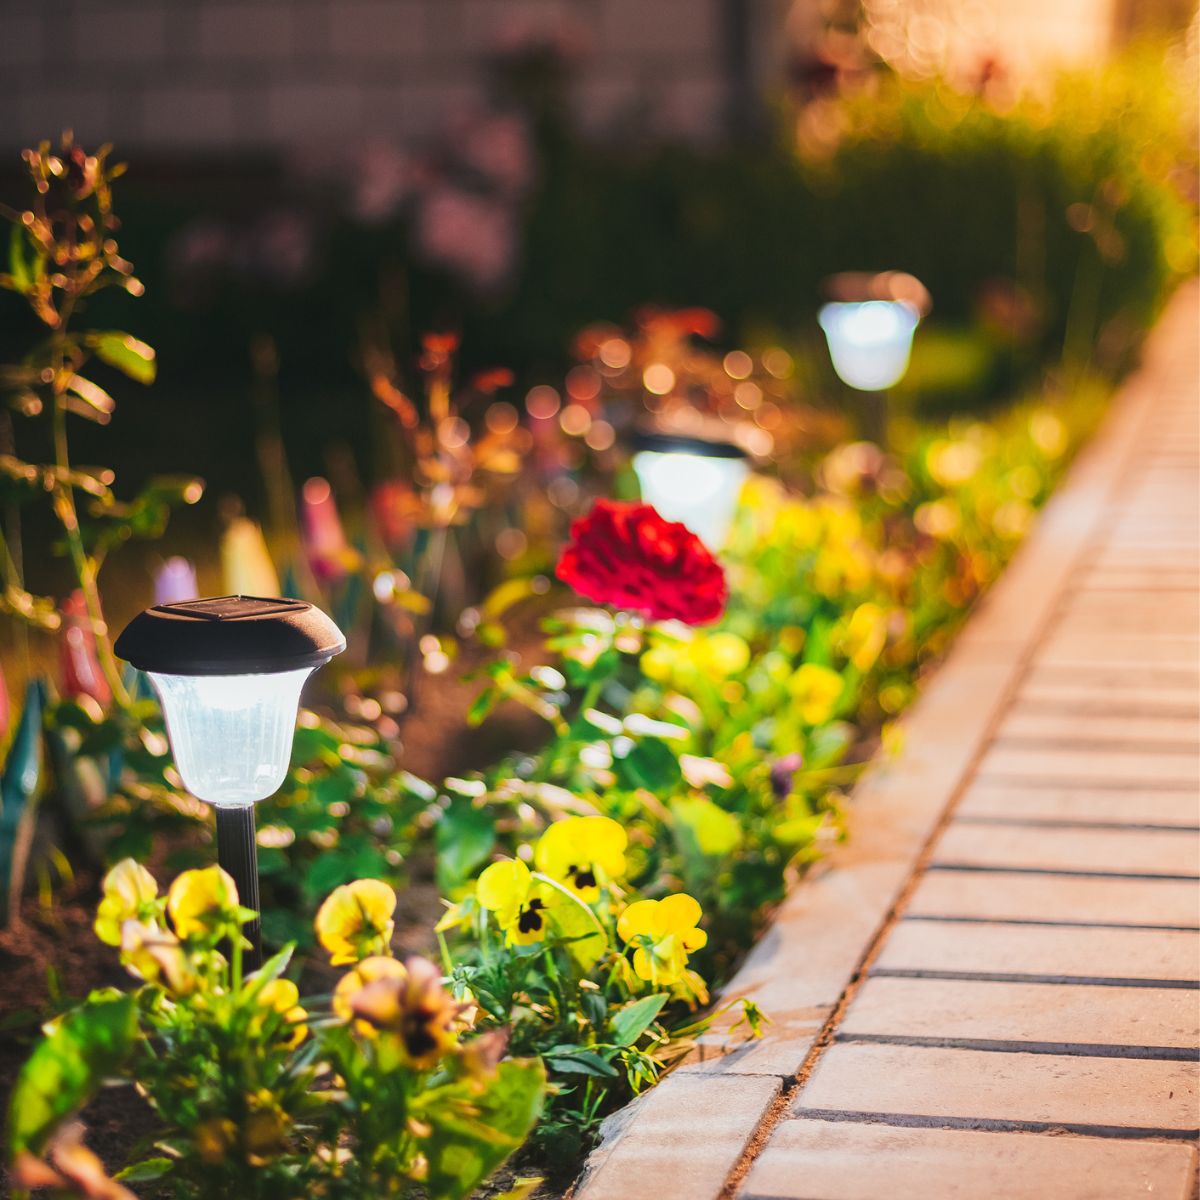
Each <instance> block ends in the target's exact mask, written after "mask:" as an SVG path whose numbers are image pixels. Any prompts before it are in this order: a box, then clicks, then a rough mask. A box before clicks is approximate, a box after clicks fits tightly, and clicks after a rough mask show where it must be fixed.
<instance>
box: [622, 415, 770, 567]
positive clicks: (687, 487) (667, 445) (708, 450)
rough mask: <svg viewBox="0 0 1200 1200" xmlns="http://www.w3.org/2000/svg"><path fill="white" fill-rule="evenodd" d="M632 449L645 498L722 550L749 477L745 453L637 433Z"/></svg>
mask: <svg viewBox="0 0 1200 1200" xmlns="http://www.w3.org/2000/svg"><path fill="white" fill-rule="evenodd" d="M631 446H632V449H633V451H634V455H633V470H634V473H635V474H636V475H637V477H638V483H639V484H640V485H641V491H642V499H643V500H644V501H645V502H646V503H647V504H651V505H653V506H654V508H655V509H657V510H658V512H659V514H660V515H662V516H664V517H666V518H667V520H668V521H679V522H681V523H682V524H684V525H686V526H687V527H688V528H689V529H690V530H691V531H692V532H693V533H694V534H695V535H696V536H697V537H698V538H699V539H700V540H701V541H702V542H703V543H704V544H705V545H706V546H707V547H708V548H709V549H710V550H719V549H720V548H721V546H722V545H724V543H725V539H726V537H728V535H729V526H730V525H731V524H732V522H733V515H734V513H735V512H736V511H737V502H738V495H739V494H740V493H741V490H742V484H743V483H745V481H746V476H747V475H748V474H749V473H750V464H749V462H748V457H747V454H746V452H745V451H744V450H743V449H742V448H741V447H740V446H736V445H734V444H733V443H732V442H718V441H709V440H708V439H706V438H698V437H685V436H683V435H677V434H668V433H640V434H635V435H634V437H633V439H632V442H631Z"/></svg>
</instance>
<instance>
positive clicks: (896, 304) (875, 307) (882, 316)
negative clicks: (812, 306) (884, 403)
mask: <svg viewBox="0 0 1200 1200" xmlns="http://www.w3.org/2000/svg"><path fill="white" fill-rule="evenodd" d="M817 320H818V321H819V322H820V325H821V328H822V329H823V330H824V331H825V339H826V341H827V342H828V343H829V357H830V358H831V359H832V360H833V369H834V370H835V371H836V372H837V373H838V377H839V378H840V379H841V380H842V382H843V383H846V384H848V385H849V386H850V387H852V388H857V389H858V390H859V391H861V392H882V391H886V390H887V389H888V388H890V387H892V386H893V385H894V384H896V383H898V382H899V381H900V379H901V378H903V376H904V372H905V371H907V370H908V358H909V354H910V352H911V351H912V339H913V331H914V330H915V329H916V328H917V323H918V322H919V321H920V316H919V314H918V313H917V310H916V309H915V308H914V307H913V306H912V305H911V304H908V303H907V302H906V301H903V300H864V301H861V302H846V301H837V302H835V303H832V304H826V305H824V307H822V309H821V311H820V312H819V313H818V315H817Z"/></svg>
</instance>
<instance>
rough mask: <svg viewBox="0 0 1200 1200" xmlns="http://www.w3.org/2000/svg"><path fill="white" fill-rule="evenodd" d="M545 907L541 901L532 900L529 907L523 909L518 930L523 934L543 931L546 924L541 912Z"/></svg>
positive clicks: (518, 921)
mask: <svg viewBox="0 0 1200 1200" xmlns="http://www.w3.org/2000/svg"><path fill="white" fill-rule="evenodd" d="M545 907H546V905H545V904H544V903H543V902H542V901H541V900H538V899H536V898H535V899H533V900H530V902H529V905H528V907H527V908H523V909H521V915H520V916H519V917H518V918H517V928H518V929H519V930H520V931H521V932H522V933H535V932H536V931H537V930H539V929H541V927H542V925H543V923H544V922H543V921H542V914H541V912H540V911H539V910H540V909H543V908H545Z"/></svg>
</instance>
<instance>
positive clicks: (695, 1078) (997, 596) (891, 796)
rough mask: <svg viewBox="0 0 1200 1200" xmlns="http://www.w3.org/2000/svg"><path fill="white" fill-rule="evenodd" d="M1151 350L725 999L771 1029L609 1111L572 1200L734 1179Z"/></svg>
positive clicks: (1115, 435)
mask: <svg viewBox="0 0 1200 1200" xmlns="http://www.w3.org/2000/svg"><path fill="white" fill-rule="evenodd" d="M1154 350H1155V346H1154V345H1153V344H1151V345H1150V347H1149V354H1150V357H1149V359H1148V361H1146V362H1145V363H1144V364H1143V365H1142V366H1141V367H1140V368H1139V370H1138V371H1137V372H1136V373H1135V374H1133V375H1132V376H1131V377H1130V378H1129V379H1128V380H1127V381H1126V382H1125V383H1124V385H1123V386H1122V388H1121V390H1120V392H1119V393H1118V395H1117V396H1116V397H1115V398H1114V400H1113V402H1112V405H1111V407H1110V409H1109V411H1108V413H1107V414H1106V416H1105V419H1104V421H1103V423H1102V425H1101V427H1100V429H1099V430H1098V431H1097V433H1096V434H1095V436H1094V437H1093V438H1092V439H1091V440H1090V441H1089V443H1088V444H1087V445H1086V446H1085V447H1084V448H1083V449H1082V451H1081V452H1080V454H1079V455H1078V457H1077V458H1076V460H1075V462H1074V463H1073V464H1072V466H1071V468H1070V470H1069V471H1068V473H1067V476H1066V477H1065V479H1064V480H1063V481H1062V483H1061V484H1060V486H1059V488H1058V490H1057V491H1056V492H1055V494H1054V496H1053V497H1052V498H1051V499H1050V500H1049V502H1048V503H1047V504H1046V506H1045V507H1044V508H1043V510H1042V512H1041V513H1040V515H1039V518H1038V520H1037V522H1036V524H1035V526H1034V528H1033V529H1032V531H1031V533H1030V535H1029V537H1028V538H1027V539H1026V541H1025V542H1024V544H1023V545H1022V547H1021V548H1020V550H1019V551H1018V552H1017V554H1016V556H1015V557H1014V559H1013V561H1012V562H1011V563H1010V564H1009V566H1008V568H1007V569H1006V571H1005V572H1004V574H1003V575H1002V576H1001V578H1000V579H999V580H998V581H997V582H996V584H995V585H994V586H993V587H992V588H991V589H990V590H989V591H988V593H986V595H985V596H983V597H982V598H981V600H980V601H979V602H978V604H977V605H976V607H975V610H974V611H973V613H972V614H971V616H970V618H969V620H968V622H967V624H966V625H965V627H964V628H963V630H962V631H961V632H960V634H959V636H958V637H957V638H956V640H955V642H954V644H953V646H952V648H951V650H950V653H949V654H948V656H947V658H946V660H945V661H944V662H943V663H942V664H941V666H940V667H939V668H938V669H937V670H936V672H935V673H934V674H933V676H932V677H931V679H930V680H929V681H928V682H927V684H926V686H925V689H924V691H923V692H922V694H921V696H920V698H919V699H918V700H917V702H916V703H915V704H914V705H913V707H912V708H911V709H910V710H909V712H908V713H907V714H906V715H905V716H904V718H903V719H902V721H901V727H902V729H903V741H902V745H903V749H902V750H901V752H900V754H899V755H897V756H896V757H894V758H891V759H886V760H884V759H880V760H878V761H876V762H875V763H874V764H873V765H872V766H871V767H870V768H869V770H868V772H867V773H866V775H865V776H864V777H863V779H862V780H861V781H860V783H859V785H858V787H857V788H856V789H855V792H854V796H853V801H852V804H851V806H850V814H849V819H848V821H849V838H848V840H847V842H846V843H844V844H843V845H840V846H838V847H837V848H835V850H834V851H833V852H832V853H831V854H830V855H829V856H828V857H827V858H826V859H825V860H823V862H822V863H821V864H819V865H818V866H817V867H816V868H815V869H814V870H813V871H811V872H810V873H808V874H807V875H806V876H805V877H803V878H802V879H801V880H800V881H799V882H798V883H797V885H796V886H795V887H794V888H793V890H792V891H791V893H790V894H789V896H788V897H787V898H786V900H785V901H784V903H783V904H782V905H781V906H780V909H779V910H778V912H777V913H776V915H775V918H774V920H773V922H772V924H771V925H770V926H769V927H768V928H767V929H766V930H765V931H764V934H763V936H762V938H761V939H760V940H759V942H758V943H757V944H756V946H755V947H754V948H753V949H752V950H751V952H750V954H749V955H748V957H747V959H746V962H745V963H744V965H743V966H742V968H741V970H740V971H739V972H738V973H737V974H736V975H735V977H734V978H733V979H732V980H731V981H730V983H729V984H728V985H727V986H726V988H725V989H724V990H723V992H722V996H721V999H722V1000H725V999H729V998H733V997H740V996H751V997H753V998H754V999H755V1000H757V1001H758V1002H759V1003H760V1004H762V1005H763V1007H764V1008H765V1009H766V1010H767V1012H768V1014H769V1015H770V1017H771V1018H772V1021H773V1024H772V1025H771V1026H770V1028H769V1029H768V1032H767V1034H766V1036H765V1037H764V1038H763V1039H761V1040H760V1041H758V1042H753V1043H745V1042H744V1041H742V1040H738V1039H733V1040H731V1039H729V1038H727V1037H726V1035H725V1033H724V1032H723V1031H722V1030H714V1031H713V1032H712V1033H711V1034H709V1035H708V1036H707V1037H706V1038H705V1039H704V1040H703V1042H702V1044H701V1045H700V1046H699V1047H698V1049H697V1051H696V1052H695V1053H694V1054H693V1055H692V1056H691V1057H690V1058H689V1059H688V1060H686V1061H685V1062H684V1064H683V1065H682V1066H680V1067H679V1068H678V1069H677V1070H676V1071H675V1072H673V1073H672V1074H671V1075H670V1076H668V1077H667V1078H666V1079H664V1080H663V1081H662V1082H661V1083H660V1084H659V1085H658V1086H657V1087H656V1088H654V1089H652V1090H651V1091H650V1092H648V1093H646V1094H644V1095H643V1096H641V1097H639V1098H638V1099H637V1100H635V1101H634V1102H633V1103H631V1104H630V1105H627V1106H626V1107H625V1108H624V1109H622V1110H620V1111H619V1112H617V1113H615V1114H613V1116H612V1117H610V1118H609V1120H608V1121H607V1122H606V1125H605V1128H604V1131H603V1136H602V1139H601V1142H600V1144H599V1145H598V1146H597V1147H596V1149H595V1150H594V1151H593V1152H592V1154H591V1155H590V1156H589V1158H588V1160H587V1162H586V1164H585V1166H584V1169H583V1172H582V1173H581V1175H580V1177H579V1179H578V1181H577V1182H576V1185H575V1187H574V1189H573V1192H572V1195H573V1197H574V1200H643V1198H645V1200H665V1197H667V1196H672V1197H675V1196H678V1197H685V1196H686V1197H687V1198H688V1200H708V1198H714V1200H715V1198H716V1197H719V1196H722V1195H731V1194H732V1193H733V1192H734V1191H735V1190H736V1189H737V1186H738V1184H739V1183H740V1181H741V1179H742V1178H743V1177H744V1175H745V1173H746V1171H747V1170H748V1169H749V1166H750V1163H751V1161H752V1159H753V1157H754V1154H755V1152H756V1149H757V1148H758V1147H760V1146H761V1145H762V1144H765V1141H766V1139H767V1137H768V1136H769V1134H770V1132H771V1130H772V1129H773V1128H774V1126H775V1124H776V1121H777V1119H778V1117H779V1116H781V1115H782V1111H783V1108H784V1107H785V1103H786V1099H785V1098H786V1095H787V1093H788V1092H789V1090H791V1089H792V1088H793V1087H794V1085H795V1084H797V1083H798V1082H802V1081H803V1080H804V1079H805V1078H806V1076H807V1074H808V1072H809V1070H811V1067H812V1064H813V1062H814V1061H815V1059H816V1056H817V1055H818V1053H819V1052H820V1050H821V1049H822V1048H823V1047H824V1045H825V1044H827V1042H828V1040H829V1039H830V1037H831V1035H832V1031H833V1028H834V1027H835V1026H836V1024H837V1021H838V1019H839V1018H840V1015H841V1013H842V1012H843V1011H844V1009H845V1007H846V1006H847V1003H848V1001H849V999H850V998H851V996H852V995H853V992H854V990H855V987H856V985H857V983H858V982H859V980H860V979H861V977H862V975H863V971H864V968H865V967H866V966H867V965H868V964H869V962H870V960H871V958H872V957H873V954H874V952H875V951H876V950H877V949H878V947H879V946H880V945H881V942H882V938H883V935H884V933H885V931H886V930H887V929H888V928H889V926H890V924H891V922H892V919H893V917H894V914H895V913H896V911H897V909H898V908H899V907H900V905H901V903H902V901H903V900H904V899H905V897H906V895H907V893H908V891H909V890H910V888H911V886H912V885H913V883H914V882H915V881H916V879H917V878H918V876H919V874H920V872H921V869H922V867H923V865H924V863H925V861H926V860H927V858H928V856H929V852H930V849H931V847H932V845H933V842H934V841H935V839H936V837H937V835H938V834H939V833H940V831H941V829H942V827H943V826H944V824H945V823H946V822H947V820H948V819H949V816H950V814H951V812H952V810H953V808H954V806H955V803H956V801H957V800H958V798H959V795H960V794H961V792H962V790H963V788H964V786H965V785H966V783H967V781H968V780H969V779H970V776H971V774H972V770H973V768H974V767H975V765H976V764H977V763H978V761H979V759H980V757H981V755H982V753H983V751H984V748H985V746H986V745H987V743H988V741H989V739H990V737H991V734H992V732H993V730H994V726H995V724H996V722H997V720H998V718H999V716H1000V714H1001V713H1002V712H1003V710H1004V707H1005V705H1006V703H1007V701H1008V700H1009V698H1010V696H1011V694H1012V692H1013V690H1014V688H1015V686H1016V683H1017V681H1018V680H1019V679H1020V677H1021V675H1022V674H1023V672H1024V671H1025V669H1026V666H1027V663H1028V661H1029V658H1030V656H1031V654H1032V652H1033V650H1034V649H1035V647H1036V646H1037V644H1038V642H1039V640H1040V639H1041V637H1042V636H1043V634H1044V632H1045V630H1046V628H1047V626H1048V623H1049V621H1050V618H1051V615H1052V612H1053V608H1054V605H1055V602H1056V599H1057V597H1058V596H1059V594H1060V592H1061V591H1062V590H1063V588H1064V585H1065V584H1066V582H1067V580H1068V579H1069V578H1070V577H1071V574H1072V572H1073V571H1075V570H1076V568H1077V563H1078V561H1079V559H1080V557H1081V556H1082V555H1083V554H1084V552H1085V550H1086V548H1087V546H1088V545H1089V543H1090V541H1091V540H1092V537H1093V535H1094V533H1095V532H1096V529H1097V526H1098V522H1099V521H1100V520H1101V519H1102V517H1103V515H1104V512H1105V508H1106V505H1107V503H1108V502H1109V500H1110V497H1111V495H1112V493H1113V491H1114V489H1115V487H1116V486H1117V484H1118V482H1119V481H1120V479H1121V477H1122V474H1123V472H1124V470H1125V469H1126V467H1127V465H1128V463H1129V461H1130V459H1131V457H1132V455H1133V454H1134V453H1136V437H1135V436H1134V435H1135V433H1136V431H1137V430H1138V429H1140V428H1141V426H1142V424H1143V422H1145V421H1146V420H1147V417H1148V413H1149V410H1150V408H1151V406H1152V404H1153V400H1154V375H1155V370H1154V367H1155V364H1154V361H1153V357H1154ZM705 1081H707V1086H705ZM738 1083H740V1084H741V1085H742V1086H736V1085H737V1084H738ZM685 1148H686V1154H685V1155H682V1156H681V1155H680V1154H679V1153H677V1151H682V1150H685ZM681 1160H686V1162H687V1163H688V1165H689V1169H688V1171H687V1174H686V1179H685V1178H682V1177H680V1175H679V1174H678V1169H679V1163H680V1161H681ZM668 1164H670V1165H669V1171H670V1173H669V1174H668V1173H667V1172H668Z"/></svg>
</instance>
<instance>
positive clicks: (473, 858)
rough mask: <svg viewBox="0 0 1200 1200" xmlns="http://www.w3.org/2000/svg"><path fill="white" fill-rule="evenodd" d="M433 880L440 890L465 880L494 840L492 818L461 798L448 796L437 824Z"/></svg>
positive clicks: (487, 810) (481, 860)
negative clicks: (435, 874)
mask: <svg viewBox="0 0 1200 1200" xmlns="http://www.w3.org/2000/svg"><path fill="white" fill-rule="evenodd" d="M435 840H436V844H437V881H438V886H439V887H440V888H441V889H442V891H443V892H448V891H450V890H451V889H452V888H455V887H457V886H458V885H459V884H462V883H465V882H466V881H467V880H468V879H469V878H470V876H471V872H472V871H474V870H475V868H476V867H477V866H479V864H480V863H482V862H483V861H484V859H486V858H487V856H488V855H489V854H491V852H492V847H493V846H494V845H495V844H496V818H495V816H494V815H493V814H492V811H491V809H489V808H476V807H475V805H474V804H473V803H472V802H471V801H470V800H467V799H465V798H459V799H455V800H452V801H451V802H450V806H449V807H448V808H447V809H446V810H445V812H444V813H442V819H441V820H440V821H439V822H438V824H437V836H436V839H435Z"/></svg>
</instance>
